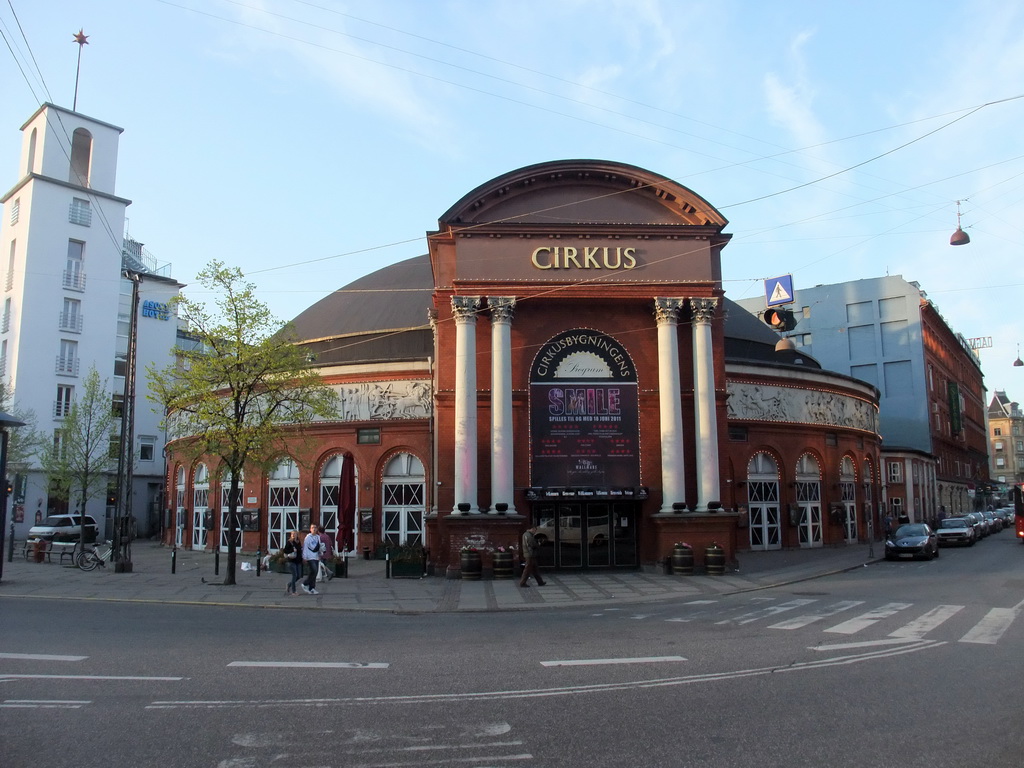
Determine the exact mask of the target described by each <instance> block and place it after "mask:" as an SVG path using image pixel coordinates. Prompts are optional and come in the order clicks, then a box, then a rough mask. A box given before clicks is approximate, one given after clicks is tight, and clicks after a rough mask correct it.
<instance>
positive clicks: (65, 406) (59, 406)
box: [53, 400, 71, 419]
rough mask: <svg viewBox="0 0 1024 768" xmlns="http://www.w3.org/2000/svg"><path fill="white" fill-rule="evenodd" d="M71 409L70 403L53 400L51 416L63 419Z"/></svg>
mask: <svg viewBox="0 0 1024 768" xmlns="http://www.w3.org/2000/svg"><path fill="white" fill-rule="evenodd" d="M70 410H71V403H65V402H64V401H63V400H54V401H53V417H54V418H55V419H63V418H64V417H65V416H67V415H68V411H70Z"/></svg>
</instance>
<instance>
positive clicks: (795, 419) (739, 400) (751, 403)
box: [727, 381, 878, 434]
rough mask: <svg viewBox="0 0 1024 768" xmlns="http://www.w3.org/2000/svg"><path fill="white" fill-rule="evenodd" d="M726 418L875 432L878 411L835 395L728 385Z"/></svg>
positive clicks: (844, 396)
mask: <svg viewBox="0 0 1024 768" xmlns="http://www.w3.org/2000/svg"><path fill="white" fill-rule="evenodd" d="M727 391H728V396H729V418H730V419H749V420H751V421H778V422H789V423H793V424H820V425H822V426H828V427H845V428H847V429H860V430H864V431H865V432H872V433H876V434H877V432H878V410H877V408H875V406H874V405H872V404H871V403H869V402H867V401H865V400H861V399H860V398H856V397H851V396H849V395H844V394H842V393H839V392H825V391H822V390H809V389H793V388H791V387H779V386H773V385H770V384H752V383H746V382H735V381H733V382H729V383H728V384H727Z"/></svg>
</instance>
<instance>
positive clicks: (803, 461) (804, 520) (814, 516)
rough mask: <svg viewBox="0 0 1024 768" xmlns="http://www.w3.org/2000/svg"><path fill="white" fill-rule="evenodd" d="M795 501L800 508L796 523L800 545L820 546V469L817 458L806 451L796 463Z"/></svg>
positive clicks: (821, 539)
mask: <svg viewBox="0 0 1024 768" xmlns="http://www.w3.org/2000/svg"><path fill="white" fill-rule="evenodd" d="M796 503H797V508H798V509H799V510H800V518H799V522H798V523H797V530H798V540H799V543H800V546H801V547H820V546H822V544H823V543H824V541H823V537H822V532H821V470H820V468H819V466H818V460H817V459H815V458H814V457H813V456H811V455H810V454H807V453H805V454H804V455H803V456H801V457H800V460H799V461H797V463H796Z"/></svg>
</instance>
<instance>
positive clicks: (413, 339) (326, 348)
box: [292, 254, 819, 368]
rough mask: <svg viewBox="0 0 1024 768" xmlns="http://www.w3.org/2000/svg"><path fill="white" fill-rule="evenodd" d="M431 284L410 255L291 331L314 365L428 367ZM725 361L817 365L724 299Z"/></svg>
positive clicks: (424, 265)
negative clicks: (420, 363)
mask: <svg viewBox="0 0 1024 768" xmlns="http://www.w3.org/2000/svg"><path fill="white" fill-rule="evenodd" d="M433 289H434V279H433V275H432V274H431V270H430V258H429V256H427V255H426V254H424V255H423V256H415V257H413V258H411V259H406V260H405V261H400V262H398V263H397V264H392V265H390V266H387V267H384V268H383V269H379V270H377V271H376V272H372V273H370V274H369V275H366V276H365V277H361V278H359V279H358V280H356V281H354V282H352V283H349V284H348V285H346V286H344V287H342V288H339V289H338V290H336V291H334V292H333V293H331V294H330V295H328V296H325V297H324V298H322V299H320V301H318V302H317V303H316V304H313V305H312V306H311V307H309V308H308V309H306V310H304V311H303V312H302V313H300V314H299V315H298V316H297V317H296V318H295V319H294V320H293V321H292V327H293V330H294V332H295V334H296V336H297V339H298V343H300V344H302V345H303V346H305V347H308V348H309V350H310V352H312V353H314V354H316V356H317V357H316V359H317V363H318V365H329V364H332V363H374V362H376V363H382V362H400V361H410V360H426V358H427V357H428V356H430V355H432V354H433V333H432V332H431V329H430V324H429V322H428V315H427V313H428V311H429V309H430V308H431V294H432V292H433ZM724 310H725V337H726V338H725V357H726V361H727V362H743V361H748V362H762V363H776V364H786V363H791V362H793V361H794V360H793V358H794V357H795V356H799V357H800V358H801V359H802V361H803V362H802V365H803V366H804V367H811V368H817V367H819V366H818V364H817V363H816V362H815V361H814V360H813V359H812V358H810V357H808V356H807V355H805V354H803V353H800V352H783V353H780V352H776V351H775V343H776V342H777V341H778V340H779V337H778V336H777V335H776V333H775V332H774V331H772V330H771V328H769V327H768V326H767V325H765V324H764V323H763V322H761V320H759V319H758V318H757V316H756V315H753V314H751V313H750V312H748V311H747V310H745V309H743V308H742V307H741V306H740V305H739V304H736V303H735V302H733V301H730V300H729V299H724Z"/></svg>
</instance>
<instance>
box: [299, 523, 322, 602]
mask: <svg viewBox="0 0 1024 768" xmlns="http://www.w3.org/2000/svg"><path fill="white" fill-rule="evenodd" d="M323 548H324V547H323V544H322V543H321V541H320V526H318V525H317V524H316V523H312V524H311V525H310V526H309V535H308V536H306V540H305V541H303V542H302V561H303V562H304V563H305V565H306V572H307V574H308V575H307V576H306V581H305V582H303V584H302V591H303V592H305V593H306V594H307V595H319V594H320V593H319V592H317V591H316V574H317V571H319V570H320V551H321V550H322V549H323Z"/></svg>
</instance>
